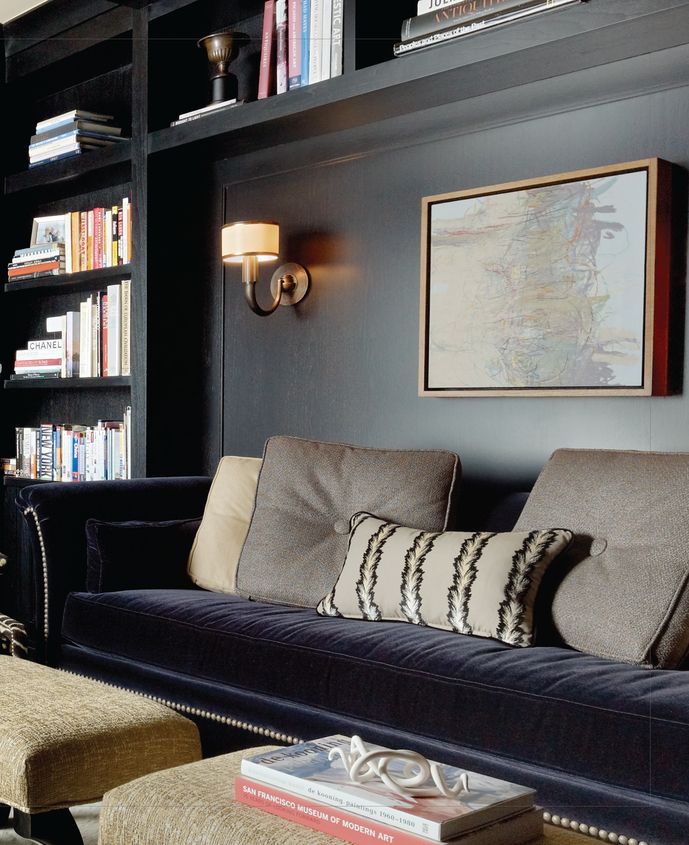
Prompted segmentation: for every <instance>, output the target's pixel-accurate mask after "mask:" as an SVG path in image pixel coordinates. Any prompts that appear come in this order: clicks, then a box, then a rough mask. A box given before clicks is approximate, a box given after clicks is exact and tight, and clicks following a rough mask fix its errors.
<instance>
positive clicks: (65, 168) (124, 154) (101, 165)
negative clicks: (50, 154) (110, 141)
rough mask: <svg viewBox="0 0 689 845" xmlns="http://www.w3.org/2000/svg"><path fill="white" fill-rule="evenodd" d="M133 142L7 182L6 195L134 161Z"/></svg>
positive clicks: (36, 169) (35, 169) (51, 164)
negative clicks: (132, 158)
mask: <svg viewBox="0 0 689 845" xmlns="http://www.w3.org/2000/svg"><path fill="white" fill-rule="evenodd" d="M131 147H132V145H131V141H129V140H126V141H120V142H118V143H117V144H115V145H114V146H112V147H105V148H104V149H102V150H91V151H90V152H87V153H82V154H81V155H76V156H73V157H72V158H65V159H62V161H53V162H49V163H47V164H42V165H40V166H39V167H33V168H31V169H30V170H26V171H23V172H21V173H14V174H12V175H11V176H7V177H6V178H5V194H17V193H20V192H25V191H32V190H36V189H40V188H44V187H45V186H46V185H54V184H55V183H59V182H66V181H72V180H76V179H79V178H80V177H82V176H85V175H87V174H91V173H96V172H98V171H99V170H108V169H109V168H111V167H116V166H117V165H121V164H125V163H127V162H129V161H131V157H132V152H131Z"/></svg>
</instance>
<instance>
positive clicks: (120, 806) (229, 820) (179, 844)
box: [98, 745, 593, 845]
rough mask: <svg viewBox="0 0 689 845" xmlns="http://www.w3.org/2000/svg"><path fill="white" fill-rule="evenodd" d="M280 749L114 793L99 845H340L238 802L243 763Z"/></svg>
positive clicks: (570, 837) (548, 843)
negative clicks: (236, 785)
mask: <svg viewBox="0 0 689 845" xmlns="http://www.w3.org/2000/svg"><path fill="white" fill-rule="evenodd" d="M275 747H276V746H274V745H270V746H264V747H262V748H249V749H247V750H245V751H236V752H234V753H233V754H223V755H221V756H220V757H211V758H209V759H208V760H202V761H201V762H199V763H191V764H190V765H188V766H180V767H179V768H177V769H168V770H167V771H164V772H156V773H155V774H152V775H147V776H146V777H142V778H139V779H138V780H135V781H133V782H131V783H127V784H124V786H119V787H117V788H116V789H113V790H112V791H111V792H108V793H107V794H106V795H105V797H104V798H103V806H102V809H101V814H100V835H99V839H98V841H99V845H336V843H338V842H341V840H340V839H335V838H334V837H332V836H329V835H328V834H326V833H321V832H319V831H315V830H311V829H309V828H307V827H303V826H302V825H300V824H297V823H296V822H290V821H286V820H285V819H282V818H279V817H278V816H274V815H272V814H270V813H266V812H263V811H262V810H256V809H254V808H253V807H248V806H246V805H245V804H239V803H237V802H235V800H234V779H235V776H236V775H238V774H239V767H240V764H241V760H242V757H248V756H252V755H254V754H260V753H262V752H264V751H269V750H272V749H274V748H275ZM587 842H589V843H592V842H593V840H592V839H590V838H589V837H586V836H580V835H579V834H578V833H574V832H572V831H567V830H561V829H558V828H554V827H546V833H545V835H544V836H543V838H541V839H538V840H534V845H586V844H587Z"/></svg>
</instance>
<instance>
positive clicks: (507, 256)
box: [420, 159, 671, 396]
mask: <svg viewBox="0 0 689 845" xmlns="http://www.w3.org/2000/svg"><path fill="white" fill-rule="evenodd" d="M669 168H670V166H669V165H667V163H666V162H661V161H660V160H658V159H649V160H646V161H643V162H630V163H627V164H621V165H616V166H614V167H606V168H597V169H594V170H590V171H578V172H576V173H568V174H559V175H557V176H550V177H546V178H543V179H538V180H530V181H528V182H513V183H509V184H507V185H496V186H492V187H490V188H484V189H478V190H471V191H461V192H457V193H452V194H442V195H439V196H434V197H426V198H424V200H423V228H422V245H423V248H422V284H421V355H420V388H421V394H422V395H426V396H428V395H432V396H467V395H471V396H484V395H552V394H556V395H582V394H584V395H597V394H606V395H610V394H613V395H615V394H618V395H634V394H639V395H650V394H651V393H656V394H659V393H666V392H667V318H668V313H667V312H668V289H669V278H668V276H669V259H668V254H669V229H670V227H669V220H668V219H667V218H668V216H669V212H668V211H667V209H668V208H669V203H668V202H667V198H668V196H669V191H670V184H671V181H670V176H669ZM659 191H660V192H661V195H660V201H659ZM659 250H660V252H659ZM654 354H655V356H656V357H657V360H656V361H655V365H654V360H653V359H654Z"/></svg>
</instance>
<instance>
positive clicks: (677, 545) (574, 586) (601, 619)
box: [514, 449, 689, 668]
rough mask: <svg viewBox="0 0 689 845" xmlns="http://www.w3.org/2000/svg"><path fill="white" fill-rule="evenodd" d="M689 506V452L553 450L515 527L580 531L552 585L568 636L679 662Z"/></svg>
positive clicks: (607, 653)
mask: <svg viewBox="0 0 689 845" xmlns="http://www.w3.org/2000/svg"><path fill="white" fill-rule="evenodd" d="M688 509H689V455H688V454H680V453H677V454H672V453H659V452H622V451H612V450H603V449H600V450H587V449H560V450H558V451H557V452H555V453H554V454H553V456H552V457H551V459H550V461H549V462H548V463H547V464H546V466H545V467H544V468H543V471H542V472H541V474H540V475H539V477H538V480H537V481H536V484H535V486H534V488H533V491H532V492H531V495H530V496H529V498H528V500H527V503H526V505H525V507H524V510H523V511H522V514H521V516H520V517H519V520H518V521H517V524H516V525H515V529H514V530H515V531H527V530H529V529H530V528H536V527H538V526H540V525H558V524H565V525H568V526H569V527H570V528H572V530H573V531H574V532H575V534H576V539H575V540H574V542H573V543H572V545H571V546H570V548H569V549H568V550H567V551H566V552H565V553H564V555H563V559H562V566H558V568H557V569H558V572H563V573H564V575H563V577H562V578H560V579H559V580H558V581H557V582H556V583H554V584H549V585H548V587H549V590H551V591H552V593H553V598H552V611H551V612H552V623H553V624H554V627H555V630H556V633H557V635H559V638H560V639H561V640H562V641H564V643H565V644H567V645H569V646H571V647H572V648H576V649H578V650H579V651H584V652H588V653H589V654H596V655H599V656H602V657H610V658H613V659H615V660H622V661H626V662H629V663H639V664H642V665H645V666H654V667H659V668H674V667H676V666H678V665H680V663H681V662H682V659H683V657H684V656H685V654H686V653H687V651H688V649H689V589H688V584H689V551H688V550H689V519H688V518H687V517H688V512H689V511H688ZM550 574H552V573H549V576H548V580H550ZM544 587H545V584H544Z"/></svg>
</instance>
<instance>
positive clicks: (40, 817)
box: [14, 810, 84, 845]
mask: <svg viewBox="0 0 689 845" xmlns="http://www.w3.org/2000/svg"><path fill="white" fill-rule="evenodd" d="M14 829H15V831H16V832H17V833H18V834H19V835H20V836H23V837H24V838H25V839H33V840H34V842H40V843H41V845H84V840H83V839H82V838H81V833H79V828H78V827H77V823H76V822H75V821H74V817H73V816H72V814H71V813H70V812H69V810H51V811H50V812H49V813H35V814H33V815H30V814H29V813H21V812H20V811H19V810H15V811H14Z"/></svg>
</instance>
